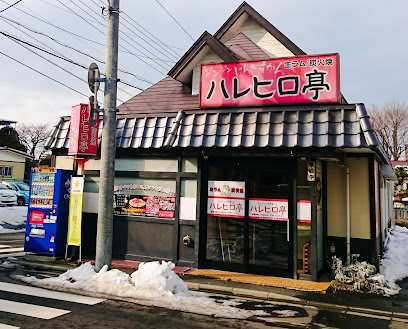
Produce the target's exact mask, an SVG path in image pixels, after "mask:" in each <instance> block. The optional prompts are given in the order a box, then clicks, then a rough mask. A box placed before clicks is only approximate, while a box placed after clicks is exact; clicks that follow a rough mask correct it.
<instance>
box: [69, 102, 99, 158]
mask: <svg viewBox="0 0 408 329" xmlns="http://www.w3.org/2000/svg"><path fill="white" fill-rule="evenodd" d="M98 127H99V118H98V120H97V122H96V124H95V125H94V126H91V125H90V124H89V105H88V104H79V105H75V106H73V107H72V111H71V123H70V128H69V150H68V154H69V155H78V154H84V155H92V154H97V153H98Z"/></svg>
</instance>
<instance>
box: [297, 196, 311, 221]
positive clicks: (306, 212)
mask: <svg viewBox="0 0 408 329" xmlns="http://www.w3.org/2000/svg"><path fill="white" fill-rule="evenodd" d="M297 217H298V222H301V223H311V222H312V201H309V200H299V201H298V202H297Z"/></svg>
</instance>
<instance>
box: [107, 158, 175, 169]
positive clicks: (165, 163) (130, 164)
mask: <svg viewBox="0 0 408 329" xmlns="http://www.w3.org/2000/svg"><path fill="white" fill-rule="evenodd" d="M115 170H116V171H158V172H177V171H178V160H177V159H160V158H129V159H127V158H118V159H116V161H115Z"/></svg>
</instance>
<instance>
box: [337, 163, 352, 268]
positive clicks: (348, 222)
mask: <svg viewBox="0 0 408 329" xmlns="http://www.w3.org/2000/svg"><path fill="white" fill-rule="evenodd" d="M337 165H338V166H340V167H344V168H346V244H347V264H350V254H351V252H350V245H351V243H350V240H351V209H350V168H349V167H348V166H347V165H345V164H344V163H338V164H337Z"/></svg>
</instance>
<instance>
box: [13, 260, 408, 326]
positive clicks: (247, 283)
mask: <svg viewBox="0 0 408 329" xmlns="http://www.w3.org/2000/svg"><path fill="white" fill-rule="evenodd" d="M45 260H48V259H47V257H45V259H42V258H41V257H38V256H36V257H25V258H21V259H16V260H13V262H14V263H16V264H19V265H23V266H26V267H30V268H33V269H37V270H54V271H60V272H65V271H66V270H68V269H72V268H75V267H77V266H78V264H77V263H73V262H69V261H60V260H55V261H51V262H50V261H47V262H46V261H45ZM84 262H85V261H84ZM138 266H139V262H134V261H124V260H113V261H112V268H118V269H121V270H122V271H124V272H127V273H129V274H130V273H132V272H134V271H135V270H136V269H137V268H138ZM174 272H176V273H177V274H178V275H179V276H180V278H181V279H183V281H185V282H186V284H187V285H188V288H189V289H190V290H196V291H203V292H210V293H215V294H227V295H231V296H237V297H247V298H256V299H263V300H268V301H275V302H285V303H293V304H299V305H308V306H315V307H319V308H324V309H329V310H332V311H337V312H346V311H353V312H360V313H364V314H371V315H375V316H388V317H398V318H401V319H407V321H408V296H406V295H405V294H399V295H396V296H392V297H384V296H379V295H374V294H363V293H357V292H349V291H339V290H337V288H338V285H336V283H334V282H311V281H304V280H293V279H285V278H277V277H270V276H262V275H254V274H243V273H235V272H226V271H218V270H211V269H205V270H204V269H193V268H183V267H176V268H175V269H174Z"/></svg>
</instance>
